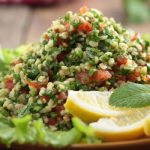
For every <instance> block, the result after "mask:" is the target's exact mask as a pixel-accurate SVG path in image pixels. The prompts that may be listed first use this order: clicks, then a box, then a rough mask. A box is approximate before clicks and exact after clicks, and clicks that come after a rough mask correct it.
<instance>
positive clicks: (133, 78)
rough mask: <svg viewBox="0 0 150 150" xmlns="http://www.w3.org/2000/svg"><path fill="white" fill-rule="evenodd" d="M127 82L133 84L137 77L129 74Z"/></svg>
mask: <svg viewBox="0 0 150 150" xmlns="http://www.w3.org/2000/svg"><path fill="white" fill-rule="evenodd" d="M128 80H129V81H132V82H135V81H136V80H137V77H136V76H135V75H134V74H129V75H128Z"/></svg>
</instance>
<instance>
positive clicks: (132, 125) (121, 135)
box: [90, 107, 150, 141]
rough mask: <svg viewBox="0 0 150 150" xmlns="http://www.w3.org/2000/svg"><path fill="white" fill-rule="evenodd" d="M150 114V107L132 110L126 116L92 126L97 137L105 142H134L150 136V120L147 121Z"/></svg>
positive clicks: (102, 120) (111, 118) (107, 119)
mask: <svg viewBox="0 0 150 150" xmlns="http://www.w3.org/2000/svg"><path fill="white" fill-rule="evenodd" d="M149 114H150V107H145V108H138V109H131V110H130V111H129V112H128V113H127V114H125V115H120V116H117V117H110V118H102V119H99V120H98V121H97V122H94V123H91V124H90V126H91V127H92V128H93V129H94V130H95V133H96V135H97V136H98V137H101V138H103V139H104V140H105V141H124V140H133V139H137V138H140V137H142V136H143V135H145V133H147V135H149V136H150V127H149V125H150V119H149V120H147V118H148V116H149ZM145 122H146V123H145ZM144 131H145V132H144Z"/></svg>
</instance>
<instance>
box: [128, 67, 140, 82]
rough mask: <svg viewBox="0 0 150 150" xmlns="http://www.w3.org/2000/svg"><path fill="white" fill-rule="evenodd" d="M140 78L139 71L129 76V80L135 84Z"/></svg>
mask: <svg viewBox="0 0 150 150" xmlns="http://www.w3.org/2000/svg"><path fill="white" fill-rule="evenodd" d="M139 76H140V72H139V71H138V70H137V69H135V70H134V72H133V73H132V74H129V75H128V80H130V81H132V82H135V81H137V79H138V77H139Z"/></svg>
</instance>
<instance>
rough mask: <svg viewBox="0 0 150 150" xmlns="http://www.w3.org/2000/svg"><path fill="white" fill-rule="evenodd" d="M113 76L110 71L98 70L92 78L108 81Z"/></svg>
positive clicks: (98, 80)
mask: <svg viewBox="0 0 150 150" xmlns="http://www.w3.org/2000/svg"><path fill="white" fill-rule="evenodd" d="M111 77H112V75H111V74H110V72H109V71H107V70H98V71H96V72H95V73H94V74H93V76H92V80H94V81H97V82H101V81H102V82H103V81H107V80H108V79H110V78H111Z"/></svg>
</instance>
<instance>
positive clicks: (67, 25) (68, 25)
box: [65, 22, 70, 31]
mask: <svg viewBox="0 0 150 150" xmlns="http://www.w3.org/2000/svg"><path fill="white" fill-rule="evenodd" d="M65 27H66V31H69V29H70V23H68V22H67V23H66V24H65Z"/></svg>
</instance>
